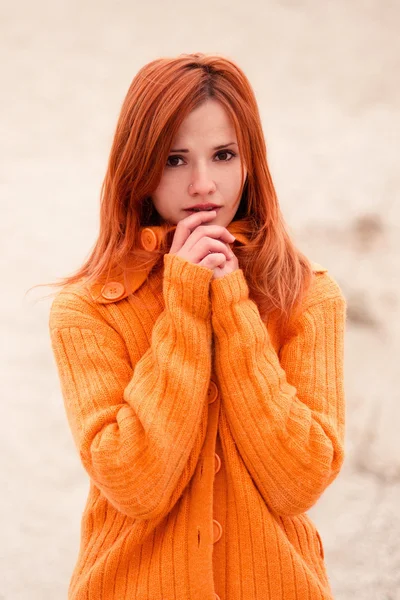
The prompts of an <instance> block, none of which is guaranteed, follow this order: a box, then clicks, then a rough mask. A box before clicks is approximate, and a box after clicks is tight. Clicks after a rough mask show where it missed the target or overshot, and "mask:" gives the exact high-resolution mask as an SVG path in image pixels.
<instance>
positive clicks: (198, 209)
mask: <svg viewBox="0 0 400 600" xmlns="http://www.w3.org/2000/svg"><path fill="white" fill-rule="evenodd" d="M220 208H221V206H206V207H198V206H196V207H194V208H185V209H184V210H185V212H189V213H196V212H210V211H212V210H215V211H216V212H218V211H219V209H220Z"/></svg>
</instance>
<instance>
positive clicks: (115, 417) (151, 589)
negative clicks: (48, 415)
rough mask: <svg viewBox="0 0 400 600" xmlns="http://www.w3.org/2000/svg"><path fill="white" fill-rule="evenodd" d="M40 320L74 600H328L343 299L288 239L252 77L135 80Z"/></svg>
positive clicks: (181, 66)
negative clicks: (59, 425) (81, 482)
mask: <svg viewBox="0 0 400 600" xmlns="http://www.w3.org/2000/svg"><path fill="white" fill-rule="evenodd" d="M58 285H62V289H61V290H60V291H59V292H58V293H57V295H56V297H55V299H54V301H53V304H52V307H51V312H50V331H51V340H52V347H53V350H54V355H55V359H56V364H57V367H58V372H59V376H60V381H61V387H62V393H63V397H64V400H65V407H66V413H67V417H68V421H69V425H70V427H71V430H72V434H73V438H74V441H75V444H76V447H77V450H78V452H79V455H80V458H81V460H82V464H83V466H84V468H85V470H86V472H87V474H88V476H89V482H90V488H89V494H88V498H87V503H86V506H85V508H84V512H83V517H82V529H81V544H80V552H79V557H78V560H77V564H76V567H75V569H74V572H73V575H72V579H71V582H70V586H69V596H68V597H69V599H70V600H133V599H134V600H216V599H218V598H220V599H221V600H256V599H257V600H280V599H282V600H327V599H329V598H332V594H331V589H330V584H329V580H328V576H327V572H326V568H325V562H324V552H323V546H322V543H321V539H320V536H319V534H318V531H317V529H316V527H315V526H314V524H313V522H312V521H311V519H310V518H309V517H308V516H307V514H306V512H307V511H308V510H309V509H310V508H311V507H312V506H313V505H314V504H315V502H316V501H317V500H318V498H319V497H320V496H321V494H322V493H323V492H324V490H325V489H326V488H327V486H328V485H329V484H330V483H332V481H333V480H334V479H335V477H336V476H337V474H338V473H339V471H340V468H341V466H342V463H343V458H344V449H343V448H344V416H345V406H344V392H343V354H344V331H345V319H346V303H345V299H344V296H343V294H342V292H341V290H340V288H339V286H338V284H337V283H336V282H335V280H334V279H333V277H332V276H331V275H330V274H329V273H328V272H327V269H325V268H323V267H321V266H319V265H318V264H316V263H311V262H310V261H309V260H308V259H307V258H306V257H305V256H304V255H302V254H301V253H300V252H299V251H298V250H297V249H296V248H295V246H294V245H293V243H292V241H291V240H290V238H289V236H288V234H287V231H286V228H285V224H284V220H283V218H282V215H281V212H280V209H279V205H278V201H277V197H276V193H275V190H274V186H273V183H272V181H271V176H270V173H269V170H268V166H267V160H266V150H265V142H264V138H263V133H262V126H261V123H260V117H259V112H258V108H257V103H256V100H255V97H254V94H253V92H252V89H251V86H250V84H249V82H248V80H247V79H246V77H245V75H244V74H243V72H242V71H241V70H240V69H239V68H238V66H236V65H235V64H234V63H233V62H232V61H230V60H227V59H225V58H223V57H220V56H213V55H204V54H189V55H181V56H179V57H177V58H171V59H169V58H163V59H158V60H155V61H152V62H151V63H149V64H147V65H146V66H144V67H143V68H142V69H141V70H140V71H139V72H138V74H137V75H136V77H135V78H134V80H133V82H132V84H131V86H130V88H129V90H128V93H127V96H126V98H125V101H124V103H123V106H122V110H121V114H120V117H119V121H118V124H117V128H116V133H115V138H114V142H113V145H112V149H111V154H110V159H109V164H108V169H107V173H106V177H105V180H104V183H103V187H102V203H101V221H100V233H99V237H98V240H97V243H96V245H95V247H94V249H93V251H92V253H91V255H90V257H89V259H88V260H87V261H86V262H85V264H84V265H83V266H82V268H81V269H80V270H79V271H78V272H77V273H76V274H75V275H74V276H72V277H69V278H66V279H64V280H62V282H61V283H59V284H58Z"/></svg>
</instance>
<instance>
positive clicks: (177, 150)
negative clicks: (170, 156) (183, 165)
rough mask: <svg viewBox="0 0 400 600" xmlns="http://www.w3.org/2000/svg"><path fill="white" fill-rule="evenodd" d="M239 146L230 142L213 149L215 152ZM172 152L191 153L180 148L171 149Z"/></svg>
mask: <svg viewBox="0 0 400 600" xmlns="http://www.w3.org/2000/svg"><path fill="white" fill-rule="evenodd" d="M233 145H235V146H237V143H236V142H229V144H221V145H220V146H215V148H213V150H221V148H227V147H228V146H233ZM171 152H189V150H188V149H187V148H178V149H175V150H172V149H171Z"/></svg>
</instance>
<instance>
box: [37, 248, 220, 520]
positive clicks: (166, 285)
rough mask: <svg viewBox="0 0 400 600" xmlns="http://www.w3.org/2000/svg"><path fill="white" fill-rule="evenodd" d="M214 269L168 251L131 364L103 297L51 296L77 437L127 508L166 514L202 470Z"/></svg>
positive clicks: (95, 476) (92, 472) (99, 482)
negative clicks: (155, 311)
mask: <svg viewBox="0 0 400 600" xmlns="http://www.w3.org/2000/svg"><path fill="white" fill-rule="evenodd" d="M211 277H212V271H211V270H210V269H207V268H205V267H202V266H199V265H194V264H192V263H190V262H188V261H186V260H184V259H182V258H181V257H178V256H176V255H171V254H166V255H165V256H164V277H163V296H164V300H165V308H164V310H163V312H162V313H161V314H160V316H159V317H158V319H157V321H156V322H155V324H154V327H153V329H152V331H151V343H150V347H149V348H148V349H147V351H146V352H145V353H144V354H143V356H141V357H140V359H139V360H138V361H137V362H136V364H134V365H133V366H132V365H131V361H130V357H129V352H128V348H127V347H126V342H125V341H124V340H123V339H122V337H121V335H120V334H119V333H117V332H116V331H115V329H114V328H113V327H112V326H111V325H109V324H108V323H107V322H106V320H105V319H104V317H103V316H101V314H100V312H99V310H98V307H97V306H94V305H93V304H92V303H90V302H89V301H87V300H86V299H85V298H84V297H81V296H79V295H77V294H76V293H73V292H71V291H69V292H68V291H66V290H63V291H61V292H60V293H59V295H58V296H57V297H56V298H55V300H54V301H53V304H52V307H51V311H50V320H49V325H50V335H51V342H52V348H53V353H54V356H55V360H56V365H57V368H58V373H59V377H60V382H61V389H62V394H63V397H64V404H65V408H66V413H67V417H68V421H69V424H70V427H71V430H72V434H73V438H74V441H75V444H76V446H77V449H78V451H79V454H80V458H81V461H82V463H83V466H84V468H85V470H86V472H87V473H88V475H89V476H90V478H91V479H92V481H93V482H94V484H95V485H96V486H97V487H98V488H99V489H100V490H101V492H102V493H103V494H104V496H105V497H106V498H107V499H108V500H109V502H110V503H111V504H113V506H114V507H116V508H117V509H118V510H119V511H120V512H122V513H124V514H125V515H127V516H129V517H132V518H140V519H152V518H156V517H162V516H163V515H164V514H167V513H168V512H169V510H171V508H172V507H173V505H174V504H175V502H176V501H177V500H178V498H179V497H180V496H181V494H182V492H183V489H184V488H185V486H186V485H187V483H188V482H189V480H190V477H191V476H192V474H193V472H194V470H195V467H196V464H197V460H198V457H199V453H200V450H201V447H202V443H203V440H204V437H205V432H206V427H207V414H208V406H207V389H208V385H209V380H210V373H211V337H212V330H211V319H210V301H209V284H210V280H211ZM133 314H134V313H132V315H133ZM124 318H125V319H126V315H124ZM125 327H128V328H129V329H130V330H131V332H132V333H131V334H128V335H127V336H126V337H127V339H131V340H132V338H133V337H134V335H135V331H137V332H138V334H137V335H140V334H141V335H143V332H142V331H141V326H140V323H139V322H138V323H131V324H129V326H128V325H127V324H125ZM124 337H125V336H124Z"/></svg>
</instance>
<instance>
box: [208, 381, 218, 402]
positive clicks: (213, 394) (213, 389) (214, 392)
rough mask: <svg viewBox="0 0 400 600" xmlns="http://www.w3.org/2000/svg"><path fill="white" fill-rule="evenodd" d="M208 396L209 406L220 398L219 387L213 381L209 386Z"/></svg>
mask: <svg viewBox="0 0 400 600" xmlns="http://www.w3.org/2000/svg"><path fill="white" fill-rule="evenodd" d="M207 395H208V404H211V403H212V402H214V400H215V399H216V398H217V396H218V388H217V385H216V383H214V381H212V380H211V381H210V384H209V386H208V390H207Z"/></svg>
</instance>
